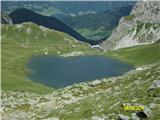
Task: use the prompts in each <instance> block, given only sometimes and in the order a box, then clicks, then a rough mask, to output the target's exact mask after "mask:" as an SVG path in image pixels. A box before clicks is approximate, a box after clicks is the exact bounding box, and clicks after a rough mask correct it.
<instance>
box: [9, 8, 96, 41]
mask: <svg viewBox="0 0 160 120" xmlns="http://www.w3.org/2000/svg"><path fill="white" fill-rule="evenodd" d="M9 16H10V17H11V18H12V21H13V23H14V24H21V23H24V22H33V23H36V24H37V25H41V26H44V27H47V28H50V29H54V30H57V31H60V32H65V33H67V34H69V35H71V36H72V37H74V38H75V39H77V40H79V41H83V42H88V43H90V44H95V43H94V41H93V42H92V40H88V39H86V38H85V37H83V36H81V35H80V34H79V33H77V32H76V31H75V30H73V29H72V28H70V27H69V26H67V25H66V24H64V23H63V22H61V21H60V20H58V19H57V18H55V17H50V16H43V15H40V14H37V13H35V12H33V11H31V10H28V9H25V8H21V9H17V10H15V11H14V12H12V13H11V14H9Z"/></svg>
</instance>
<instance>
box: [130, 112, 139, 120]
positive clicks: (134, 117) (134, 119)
mask: <svg viewBox="0 0 160 120" xmlns="http://www.w3.org/2000/svg"><path fill="white" fill-rule="evenodd" d="M131 119H132V120H140V118H139V117H138V116H137V115H136V113H132V115H131Z"/></svg>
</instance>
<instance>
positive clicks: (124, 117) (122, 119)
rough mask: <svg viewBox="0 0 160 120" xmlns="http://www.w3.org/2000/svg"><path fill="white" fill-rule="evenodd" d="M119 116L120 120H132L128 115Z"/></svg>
mask: <svg viewBox="0 0 160 120" xmlns="http://www.w3.org/2000/svg"><path fill="white" fill-rule="evenodd" d="M118 116H119V118H118V120H129V119H130V117H128V116H126V115H122V114H119V115H118Z"/></svg>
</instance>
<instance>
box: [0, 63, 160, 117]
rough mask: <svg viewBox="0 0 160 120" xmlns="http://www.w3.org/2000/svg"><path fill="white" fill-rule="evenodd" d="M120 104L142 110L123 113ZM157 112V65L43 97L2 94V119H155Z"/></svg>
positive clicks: (159, 70) (159, 94)
mask: <svg viewBox="0 0 160 120" xmlns="http://www.w3.org/2000/svg"><path fill="white" fill-rule="evenodd" d="M124 105H133V106H134V105H135V106H136V105H141V106H144V109H142V110H128V111H126V110H124V109H123V106H124ZM159 112H160V65H159V64H158V65H157V64H156V65H149V66H145V67H139V68H137V69H135V70H132V71H130V72H128V73H126V74H125V75H123V76H120V77H113V78H109V79H107V78H104V79H102V80H95V81H92V82H87V83H80V84H75V85H73V86H69V87H66V88H63V89H59V90H55V91H53V93H50V94H46V95H38V94H35V93H29V92H22V91H21V92H20V91H14V92H12V91H2V108H1V113H2V118H3V120H22V119H23V120H41V119H42V120H43V119H44V120H72V119H73V120H79V119H81V120H117V119H119V120H130V119H131V120H140V119H145V118H146V119H149V120H158V119H160V116H159Z"/></svg>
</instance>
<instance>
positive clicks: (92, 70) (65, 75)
mask: <svg viewBox="0 0 160 120" xmlns="http://www.w3.org/2000/svg"><path fill="white" fill-rule="evenodd" d="M27 68H29V69H30V70H32V71H33V72H32V73H31V74H29V75H28V77H29V79H31V80H33V81H36V82H40V83H43V84H45V85H47V86H50V87H53V88H62V87H66V86H68V85H72V84H75V83H80V82H85V81H91V80H95V79H101V78H104V77H112V76H119V75H122V74H124V73H125V72H127V71H129V70H131V69H133V66H131V65H129V64H126V63H123V62H120V61H118V60H114V59H111V58H108V57H104V56H92V55H87V56H76V57H59V56H47V55H43V56H35V57H32V58H31V60H30V61H29V62H28V64H27Z"/></svg>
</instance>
